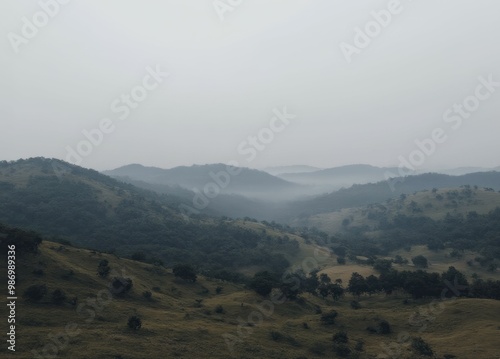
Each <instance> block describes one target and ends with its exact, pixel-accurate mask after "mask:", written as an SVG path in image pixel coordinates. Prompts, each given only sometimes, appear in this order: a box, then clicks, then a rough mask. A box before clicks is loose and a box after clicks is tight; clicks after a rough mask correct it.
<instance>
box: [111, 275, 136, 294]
mask: <svg viewBox="0 0 500 359" xmlns="http://www.w3.org/2000/svg"><path fill="white" fill-rule="evenodd" d="M132 286H133V283H132V279H130V278H125V277H114V278H113V280H112V281H111V292H112V293H113V294H115V295H117V296H119V297H123V296H125V295H126V294H127V293H128V292H130V290H131V289H132Z"/></svg>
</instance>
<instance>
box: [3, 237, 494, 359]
mask: <svg viewBox="0 0 500 359" xmlns="http://www.w3.org/2000/svg"><path fill="white" fill-rule="evenodd" d="M101 259H107V260H108V261H109V265H110V267H111V268H113V269H115V270H117V271H118V272H119V273H123V274H124V275H126V276H130V277H131V278H132V279H133V283H134V286H133V289H132V292H131V294H130V295H128V296H127V297H125V298H114V299H112V300H111V301H110V302H109V303H107V305H104V306H103V307H102V308H101V309H100V310H96V316H95V319H93V320H91V321H90V322H89V323H86V322H85V320H86V319H88V318H89V314H88V312H87V311H82V310H80V312H81V314H79V313H78V311H77V310H76V309H75V308H74V307H71V306H70V305H66V306H56V305H54V304H51V303H50V302H49V299H50V293H51V292H52V291H53V290H54V289H56V288H61V289H63V290H64V291H65V292H66V293H67V294H68V297H73V296H77V297H78V299H79V303H80V304H82V303H85V302H86V301H87V300H92V298H93V299H95V298H96V296H97V295H98V293H99V292H100V291H104V292H102V293H106V290H107V288H108V286H109V279H102V278H99V277H98V276H97V274H96V271H97V266H98V263H99V261H100V260H101ZM2 260H3V259H2ZM2 264H3V262H2ZM18 266H19V273H18V278H19V283H18V285H19V288H18V293H22V292H23V290H24V289H26V288H27V287H28V286H29V285H31V284H33V283H46V284H47V287H48V288H49V295H47V296H46V297H45V298H44V299H43V300H42V302H41V303H37V304H31V303H27V302H25V301H24V300H22V299H19V300H18V308H17V314H18V325H17V335H18V338H17V339H18V341H17V350H18V351H17V353H16V354H14V355H12V354H8V353H6V351H5V349H4V348H2V355H1V357H2V358H31V357H32V355H31V353H30V351H31V350H32V349H35V350H38V351H40V350H41V349H42V348H43V347H44V346H45V345H47V344H49V343H50V339H49V338H48V335H50V334H57V333H60V332H63V331H64V329H65V326H66V325H68V324H71V323H74V324H77V325H78V327H79V328H80V329H81V333H80V334H79V335H77V336H75V337H73V338H72V339H71V341H70V344H68V345H66V346H64V348H63V349H61V350H60V352H59V355H58V357H59V358H71V359H83V358H85V359H88V358H103V359H104V358H106V359H112V358H127V359H138V358H141V359H142V358H216V359H218V358H292V359H293V358H335V357H336V355H335V354H334V351H333V342H332V335H333V334H334V333H336V332H338V331H339V330H345V331H347V333H348V335H349V338H350V344H349V345H350V346H351V348H352V347H354V344H355V342H356V340H357V339H362V340H363V341H364V342H365V351H364V352H362V353H361V355H360V358H374V357H377V356H378V355H379V354H382V353H383V351H382V349H381V347H380V345H381V344H382V343H390V342H391V341H395V340H397V337H398V334H399V333H402V332H405V331H407V332H409V333H410V334H411V335H412V336H414V335H418V336H421V337H422V338H424V340H425V341H427V342H428V343H430V344H431V346H432V347H433V349H434V350H435V352H436V353H437V354H438V355H439V356H437V357H442V356H443V355H444V354H454V355H456V356H457V357H458V358H474V359H482V358H484V359H496V358H498V357H500V356H499V355H498V354H499V346H498V342H497V338H498V335H499V334H500V330H499V329H500V302H498V301H491V300H466V299H460V300H457V301H455V302H449V303H444V310H442V311H440V312H439V313H437V312H435V313H434V314H435V315H434V317H435V318H434V319H432V320H430V321H429V323H428V327H427V328H426V329H425V330H424V331H422V332H421V333H419V332H418V329H419V328H415V327H412V326H411V325H410V324H409V318H410V317H411V316H412V314H413V313H414V312H415V311H418V310H419V309H420V311H421V310H422V309H425V308H427V309H428V308H429V301H421V302H411V303H410V304H409V305H403V304H402V301H403V299H404V298H405V297H404V296H403V295H401V294H399V295H398V294H396V295H394V296H392V297H383V296H372V297H363V298H361V300H360V302H361V304H362V306H363V308H362V309H360V310H353V309H351V308H350V305H349V301H350V300H352V299H353V298H352V297H350V296H347V297H346V298H344V299H343V300H341V301H340V302H338V303H333V302H330V301H324V300H322V299H319V298H316V297H312V296H308V295H306V296H304V299H305V300H304V301H303V302H302V303H298V302H287V303H284V304H281V305H275V307H274V311H273V314H272V315H270V316H269V317H264V320H263V322H262V323H260V325H257V326H254V327H239V324H240V321H243V322H247V321H248V320H249V319H248V318H249V315H250V314H252V312H255V311H256V310H257V308H258V306H259V305H262V302H263V301H264V300H265V299H263V298H261V297H259V296H257V295H256V294H254V293H253V292H251V291H249V290H245V289H244V288H243V287H241V286H237V285H232V284H229V283H220V282H217V281H210V280H208V279H206V278H203V277H202V278H199V280H198V282H197V283H194V284H187V283H183V282H179V281H178V280H176V279H175V278H174V277H173V275H172V273H171V272H170V271H169V270H166V269H164V268H159V267H154V266H151V265H148V264H144V263H139V262H134V261H131V260H127V259H121V258H116V257H115V256H113V255H107V254H100V253H93V252H91V251H88V250H83V249H78V248H73V247H66V248H61V247H60V245H59V244H55V243H51V242H44V243H43V244H42V246H41V253H40V254H39V255H37V256H35V257H33V256H31V257H24V258H19V264H18ZM351 267H352V268H351ZM4 268H5V266H4V265H2V270H0V274H1V276H2V277H3V278H5V269H4ZM34 268H42V269H43V270H44V271H45V274H44V275H43V276H39V277H37V276H35V275H34V274H32V271H33V269H34ZM363 268H364V267H363ZM366 268H368V267H366ZM354 269H356V271H358V272H362V270H361V269H360V268H359V266H358V268H355V267H354V266H342V268H331V269H328V268H327V269H325V270H326V271H330V270H332V271H334V272H333V273H332V274H331V277H332V278H337V277H339V276H343V275H347V272H348V271H350V270H354ZM70 270H72V271H73V275H70V276H66V279H64V278H62V277H61V275H62V274H67V273H68V271H70ZM340 270H343V271H345V273H340V272H339V271H340ZM218 286H222V287H223V290H222V293H221V294H216V290H215V289H216V288H217V287H218ZM154 287H157V289H156V291H155V290H153V288H154ZM158 288H160V291H158ZM145 290H150V291H152V292H153V300H152V301H148V300H147V299H145V298H143V297H142V295H141V293H142V292H143V291H145ZM207 290H208V293H207ZM104 299H105V298H104ZM218 305H221V306H222V307H223V308H224V313H216V312H215V308H216V307H217V306H218ZM317 307H320V308H321V310H322V311H323V312H327V311H329V310H332V309H335V310H337V311H338V313H339V316H338V319H337V323H336V324H335V325H334V326H324V325H321V323H320V315H319V314H317V313H316V308H317ZM85 309H89V307H85ZM5 313H6V312H5V309H3V310H2V316H3V317H6V315H5ZM134 314H137V315H139V316H140V317H141V318H142V321H143V327H142V329H141V330H139V331H138V332H133V331H131V330H130V329H128V328H127V319H128V317H129V316H130V315H134ZM381 319H385V320H388V321H389V322H390V323H391V325H392V328H393V330H394V333H393V334H390V335H388V336H382V335H379V334H369V333H368V332H367V331H366V327H367V326H369V325H373V326H375V325H377V322H378V321H379V320H381ZM254 320H256V321H257V322H258V321H259V318H258V317H255V318H254ZM304 323H307V325H308V329H306V328H305V327H304ZM238 331H240V332H241V333H242V335H243V337H242V340H241V342H239V343H237V344H236V345H235V347H234V349H235V352H234V355H231V353H230V352H229V351H228V348H227V346H226V343H225V342H224V339H223V337H222V335H223V334H230V335H233V336H236V337H238ZM272 331H275V332H279V333H281V334H282V335H283V339H281V340H279V341H274V340H273V339H272V338H271V334H270V333H271V332H272ZM318 343H321V344H323V345H324V347H325V352H324V355H317V354H314V353H312V352H311V348H314V347H317V346H318V345H319V344H318ZM4 345H5V344H4ZM407 354H408V355H407ZM410 357H411V354H409V353H406V352H405V354H404V355H403V356H402V358H410Z"/></svg>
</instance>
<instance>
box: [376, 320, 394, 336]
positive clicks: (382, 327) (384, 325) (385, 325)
mask: <svg viewBox="0 0 500 359" xmlns="http://www.w3.org/2000/svg"><path fill="white" fill-rule="evenodd" d="M378 328H379V333H380V334H390V333H391V325H390V324H389V322H388V321H387V320H381V321H380V323H378Z"/></svg>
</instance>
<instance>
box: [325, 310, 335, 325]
mask: <svg viewBox="0 0 500 359" xmlns="http://www.w3.org/2000/svg"><path fill="white" fill-rule="evenodd" d="M338 315H339V314H338V313H337V311H335V310H332V311H331V312H328V313H325V314H323V315H322V316H321V323H323V324H325V325H333V324H335V319H336V318H337V316H338Z"/></svg>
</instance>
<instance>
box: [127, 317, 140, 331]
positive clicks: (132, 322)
mask: <svg viewBox="0 0 500 359" xmlns="http://www.w3.org/2000/svg"><path fill="white" fill-rule="evenodd" d="M128 327H129V328H130V329H132V330H139V329H141V327H142V320H141V318H139V317H138V316H137V315H133V316H131V317H129V318H128Z"/></svg>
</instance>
